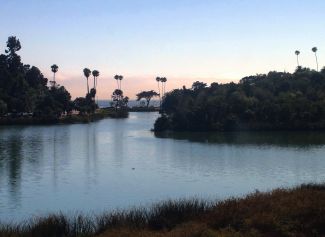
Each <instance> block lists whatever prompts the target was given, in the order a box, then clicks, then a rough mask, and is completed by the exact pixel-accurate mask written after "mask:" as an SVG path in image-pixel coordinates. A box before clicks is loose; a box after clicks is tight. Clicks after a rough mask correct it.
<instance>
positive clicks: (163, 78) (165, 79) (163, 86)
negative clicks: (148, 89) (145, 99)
mask: <svg viewBox="0 0 325 237" xmlns="http://www.w3.org/2000/svg"><path fill="white" fill-rule="evenodd" d="M160 81H161V83H162V94H163V96H165V92H166V81H167V78H166V77H162V78H160Z"/></svg>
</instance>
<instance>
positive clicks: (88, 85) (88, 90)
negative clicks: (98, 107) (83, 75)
mask: <svg viewBox="0 0 325 237" xmlns="http://www.w3.org/2000/svg"><path fill="white" fill-rule="evenodd" d="M87 93H88V94H89V83H88V77H87Z"/></svg>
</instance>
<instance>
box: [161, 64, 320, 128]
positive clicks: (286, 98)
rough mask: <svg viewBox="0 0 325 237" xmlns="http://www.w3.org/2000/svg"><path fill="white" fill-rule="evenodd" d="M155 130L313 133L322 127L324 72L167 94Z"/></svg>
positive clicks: (300, 72)
mask: <svg viewBox="0 0 325 237" xmlns="http://www.w3.org/2000/svg"><path fill="white" fill-rule="evenodd" d="M162 111H163V113H162V115H161V116H160V118H158V119H157V121H156V123H155V130H156V131H162V130H175V131H231V130H305V129H307V130H313V129H324V128H325V68H324V69H323V70H321V72H317V71H315V70H310V69H309V68H302V67H297V69H296V71H295V72H294V73H287V72H275V71H272V72H269V73H268V74H258V75H255V76H249V77H245V78H243V79H242V80H240V82H239V83H227V84H218V83H212V84H211V85H210V86H209V87H207V85H206V84H205V83H203V82H195V83H193V86H192V88H190V89H187V88H185V87H183V89H176V90H173V91H172V92H170V93H167V94H166V96H165V98H164V99H163V103H162Z"/></svg>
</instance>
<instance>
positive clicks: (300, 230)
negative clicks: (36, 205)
mask: <svg viewBox="0 0 325 237" xmlns="http://www.w3.org/2000/svg"><path fill="white" fill-rule="evenodd" d="M2 236H6V237H7V236H12V237H16V236H24V237H25V236H26V237H30V236H33V237H41V236H42V237H43V236H48V237H51V236H53V237H54V236H67V237H70V236H100V237H129V236H130V237H131V236H132V237H140V236H141V237H147V236H153V237H162V236H167V237H215V236H218V237H230V236H231V237H233V236H234V237H237V236H238V237H241V236H252V237H255V236H269V237H273V236H274V237H275V236H277V237H278V236H279V237H281V236H288V237H289V236H290V237H291V236H297V237H303V236H306V237H307V236H325V185H311V184H310V185H302V186H299V187H296V188H293V189H277V190H274V191H272V192H268V193H259V192H256V193H253V194H250V195H248V196H246V197H245V198H233V199H228V200H224V201H220V202H216V203H209V202H204V201H199V200H179V201H166V202H163V203H159V204H156V205H154V206H152V207H151V208H138V209H133V210H129V211H119V212H112V213H109V214H104V215H100V216H97V217H87V216H81V215H80V216H76V217H73V218H68V217H66V216H63V215H53V216H49V217H46V218H42V219H37V220H32V221H29V222H27V223H23V224H19V225H11V226H2V227H1V228H0V237H2Z"/></svg>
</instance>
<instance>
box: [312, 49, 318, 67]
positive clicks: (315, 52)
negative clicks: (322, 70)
mask: <svg viewBox="0 0 325 237" xmlns="http://www.w3.org/2000/svg"><path fill="white" fill-rule="evenodd" d="M311 51H313V52H314V54H315V59H316V70H317V71H318V59H317V47H313V48H312V49H311Z"/></svg>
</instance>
